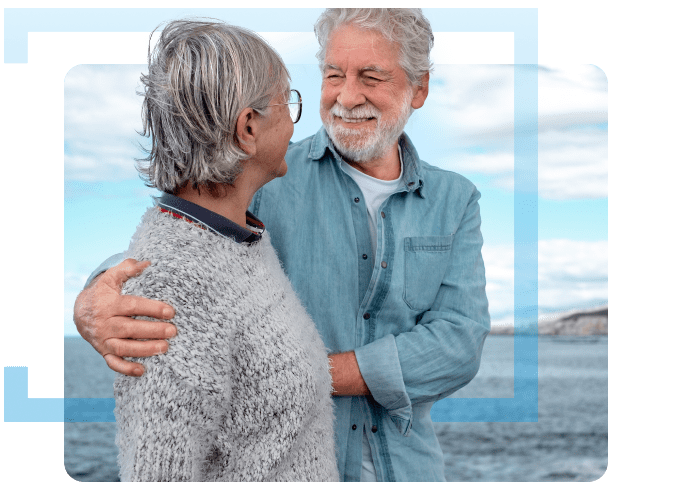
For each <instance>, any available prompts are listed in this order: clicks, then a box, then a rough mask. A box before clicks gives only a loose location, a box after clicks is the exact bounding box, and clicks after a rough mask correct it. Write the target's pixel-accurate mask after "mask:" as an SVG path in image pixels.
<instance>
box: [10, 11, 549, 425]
mask: <svg viewBox="0 0 684 482" xmlns="http://www.w3.org/2000/svg"><path fill="white" fill-rule="evenodd" d="M273 10H277V13H276V14H273ZM424 10H425V13H426V14H427V16H428V17H429V18H430V22H431V25H432V28H433V31H435V32H513V34H514V64H515V65H514V124H515V126H514V182H515V187H514V305H515V306H514V320H515V333H514V343H513V345H514V369H513V370H514V372H513V373H514V396H513V397H512V398H446V399H444V400H440V401H439V402H436V403H435V404H434V406H433V408H432V412H431V416H432V420H433V421H434V422H536V421H537V419H538V401H539V390H538V388H539V384H538V342H537V341H538V340H537V318H538V247H537V244H538V220H537V213H538V185H537V179H538V152H537V134H538V120H537V116H538V89H537V50H538V33H537V32H538V15H537V9H534V8H430V9H424ZM321 11H322V9H312V8H307V9H296V8H292V9H270V10H269V15H264V10H263V9H251V8H237V9H232V8H199V9H193V8H187V9H182V8H158V9H154V8H142V9H138V8H121V9H117V8H104V9H88V8H6V9H5V10H4V15H5V24H4V37H5V39H4V40H5V50H4V62H5V63H27V62H28V60H29V52H28V33H29V32H151V31H152V30H153V29H154V28H155V27H156V26H157V25H159V24H160V23H161V22H163V21H165V20H168V19H171V18H179V17H183V16H190V15H192V16H204V17H213V18H222V19H226V20H228V19H229V21H230V22H233V23H235V24H238V25H241V26H244V27H247V28H250V29H252V30H256V31H260V32H309V31H311V18H315V17H316V16H318V15H319V14H320V12H321ZM4 396H5V414H4V419H5V421H6V422H29V421H34V422H47V421H51V422H96V421H97V422H104V421H107V422H113V421H114V413H113V409H114V400H113V399H111V398H109V399H107V398H103V399H89V398H74V399H66V400H65V399H59V398H49V399H48V398H44V399H40V398H36V399H29V398H28V368H26V367H5V386H4Z"/></svg>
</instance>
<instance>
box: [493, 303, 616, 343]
mask: <svg viewBox="0 0 684 482" xmlns="http://www.w3.org/2000/svg"><path fill="white" fill-rule="evenodd" d="M514 330H515V328H514V327H513V326H492V330H491V332H490V333H489V334H490V335H513V334H517V335H535V334H536V335H539V336H608V306H607V305H606V306H601V307H597V308H593V309H590V310H574V311H570V312H565V313H562V314H559V315H555V316H553V317H549V318H543V319H540V320H539V323H538V326H537V333H533V332H531V330H530V329H527V330H526V329H524V328H523V329H522V330H521V331H519V332H518V333H514Z"/></svg>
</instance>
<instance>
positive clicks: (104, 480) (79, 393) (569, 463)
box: [64, 336, 608, 482]
mask: <svg viewBox="0 0 684 482" xmlns="http://www.w3.org/2000/svg"><path fill="white" fill-rule="evenodd" d="M113 381H114V373H113V372H111V371H110V370H109V368H107V365H106V364H105V362H104V360H103V359H102V358H101V357H100V356H99V355H98V354H97V353H96V352H95V351H94V350H93V349H92V348H90V345H88V344H87V343H86V342H85V341H83V340H81V339H80V338H65V339H64V396H65V397H79V398H80V397H97V398H101V397H112V396H113V394H112V383H113ZM455 396H457V397H465V398H490V397H497V398H499V397H501V398H505V397H512V396H513V338H512V337H508V336H492V337H489V338H488V339H487V341H486V342H485V347H484V352H483V355H482V363H481V366H480V371H479V373H478V375H477V376H476V377H475V379H474V380H473V381H472V382H471V383H470V384H469V385H467V386H466V387H464V388H463V389H461V390H460V391H459V392H457V394H455ZM436 430H437V434H438V437H439V441H440V444H441V446H442V451H443V452H444V459H445V464H446V479H447V481H449V482H451V481H453V482H455V481H483V482H494V481H497V482H498V481H504V482H509V481H510V482H518V481H520V482H546V481H576V482H589V481H593V480H597V479H598V478H600V477H601V476H602V475H603V473H604V472H605V470H606V467H607V465H608V339H607V337H540V338H539V419H538V422H521V423H512V422H511V423H438V424H436ZM115 434H116V426H115V424H114V423H65V424H64V465H65V468H66V470H67V472H68V473H69V475H70V476H71V477H72V478H73V479H75V480H79V481H81V482H117V481H118V480H119V478H118V475H117V474H118V468H117V465H116V456H117V450H116V446H115V444H114V437H115Z"/></svg>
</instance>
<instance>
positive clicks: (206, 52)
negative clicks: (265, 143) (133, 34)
mask: <svg viewBox="0 0 684 482" xmlns="http://www.w3.org/2000/svg"><path fill="white" fill-rule="evenodd" d="M155 30H156V29H155ZM152 33H153V34H154V32H152ZM151 42H152V35H150V44H151ZM148 64H149V65H148V67H149V71H148V74H147V75H143V76H142V77H141V79H140V80H141V81H142V83H143V85H144V93H142V94H141V95H144V97H145V99H144V101H143V108H142V117H143V132H142V133H141V135H144V136H151V138H152V139H151V140H152V146H151V148H150V149H149V150H147V152H148V154H149V155H148V156H147V157H146V158H145V159H138V166H137V168H138V171H139V172H140V174H141V177H142V178H143V179H144V180H145V183H146V184H147V185H148V186H150V187H156V188H157V189H159V190H160V191H164V192H168V193H172V194H177V192H178V191H179V189H180V188H182V187H183V186H185V185H186V184H187V183H191V185H192V186H193V187H194V188H197V187H198V186H204V187H205V188H207V190H208V191H209V192H210V194H212V195H218V193H219V192H220V189H219V186H218V185H219V184H232V183H233V182H234V181H235V178H236V177H237V175H238V174H240V172H241V171H242V162H243V161H244V160H246V159H247V158H248V156H247V154H245V152H244V151H243V150H242V149H240V147H239V143H238V140H237V136H236V132H235V126H236V123H237V119H238V116H239V114H240V112H241V111H242V110H243V109H245V108H246V107H251V108H253V109H254V110H255V111H256V112H257V113H258V114H261V115H263V114H264V113H265V108H266V107H267V106H268V104H269V103H270V102H271V99H272V98H274V97H276V96H280V95H283V94H285V93H286V92H288V91H289V89H290V85H289V79H290V75H289V73H288V71H287V68H286V67H285V64H284V63H283V60H282V59H281V58H280V56H279V55H278V54H277V53H276V51H275V50H273V49H272V48H271V47H270V46H269V45H268V44H267V43H266V41H265V40H264V39H262V38H261V37H259V36H258V35H257V34H256V33H254V32H251V31H249V30H247V29H244V28H241V27H236V26H234V25H227V24H225V23H222V22H218V21H213V20H176V21H172V22H169V23H168V24H167V25H166V26H165V27H164V29H163V30H162V32H161V36H160V38H159V41H158V42H157V44H156V46H155V47H154V49H151V48H150V49H149V50H148Z"/></svg>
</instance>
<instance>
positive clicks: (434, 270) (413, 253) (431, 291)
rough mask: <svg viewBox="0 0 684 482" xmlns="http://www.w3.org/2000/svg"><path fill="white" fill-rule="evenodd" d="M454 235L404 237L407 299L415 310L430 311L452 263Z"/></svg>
mask: <svg viewBox="0 0 684 482" xmlns="http://www.w3.org/2000/svg"><path fill="white" fill-rule="evenodd" d="M453 242H454V235H453V234H452V235H451V236H417V237H411V238H404V260H405V264H404V301H405V302H406V304H407V305H408V307H409V308H411V309H412V310H416V311H426V310H429V309H430V307H431V306H432V303H434V301H435V298H436V297H437V292H438V291H439V287H440V286H441V285H442V279H443V278H444V274H445V273H446V270H447V267H448V266H449V257H450V255H451V245H452V244H453Z"/></svg>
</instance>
